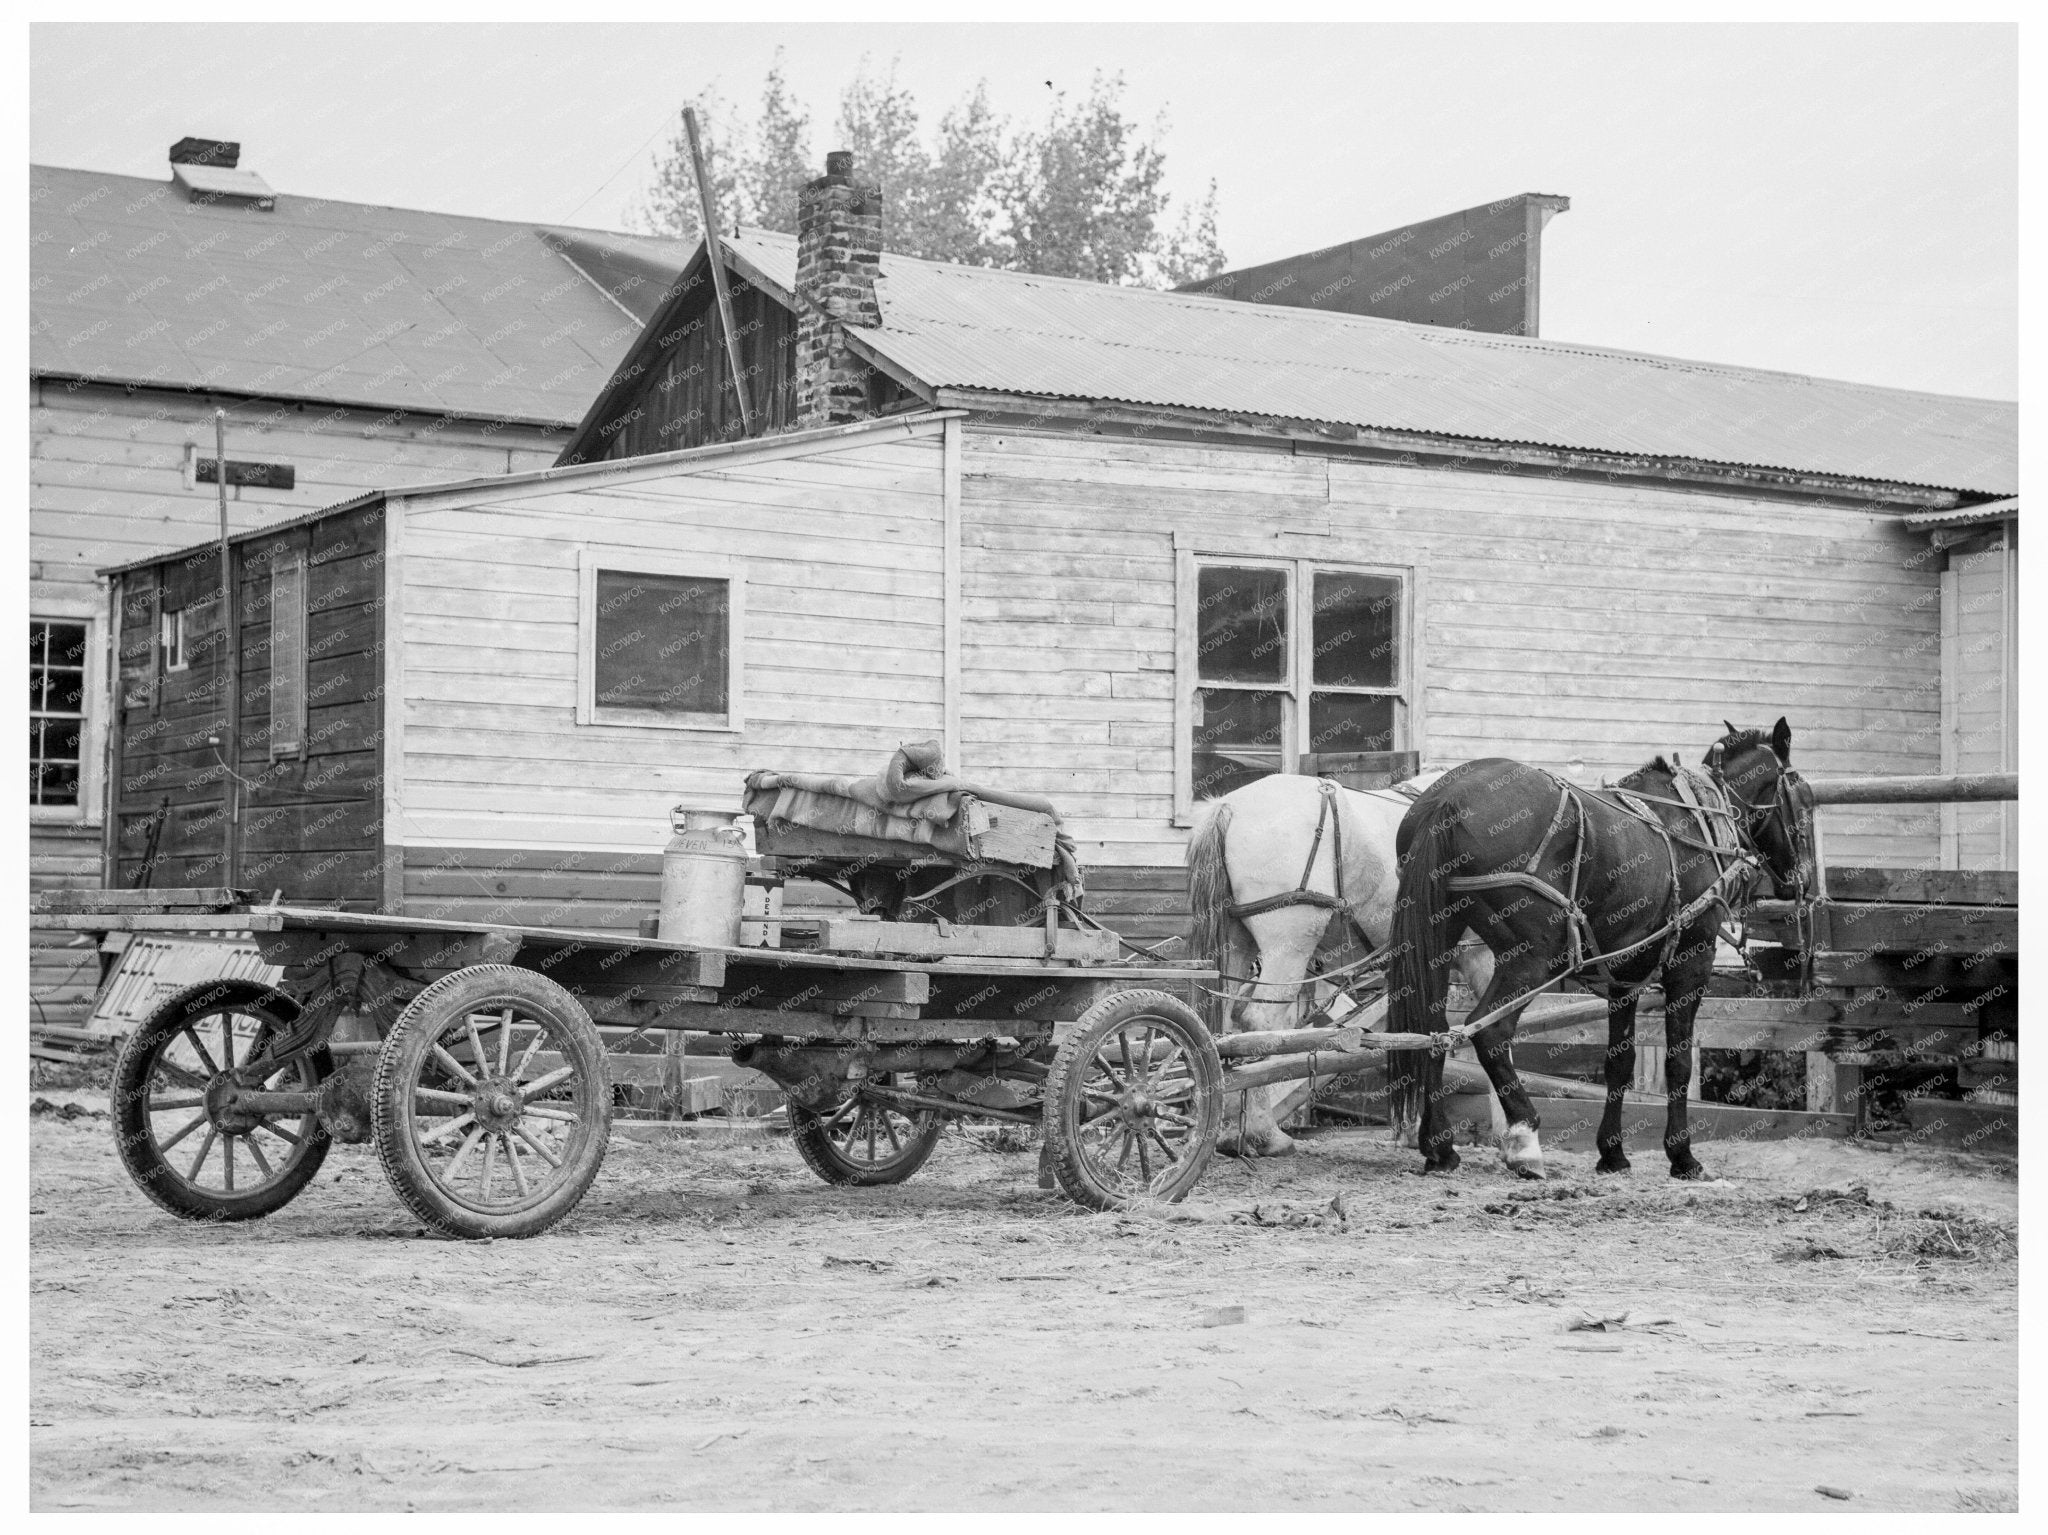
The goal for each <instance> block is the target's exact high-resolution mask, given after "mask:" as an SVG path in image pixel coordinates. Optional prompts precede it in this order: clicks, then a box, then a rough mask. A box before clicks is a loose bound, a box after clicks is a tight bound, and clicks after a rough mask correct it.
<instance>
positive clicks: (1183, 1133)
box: [1045, 991, 1223, 1210]
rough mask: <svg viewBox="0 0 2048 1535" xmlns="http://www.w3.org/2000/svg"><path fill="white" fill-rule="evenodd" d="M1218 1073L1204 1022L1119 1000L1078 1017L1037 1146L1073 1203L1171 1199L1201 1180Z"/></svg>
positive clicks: (1180, 1007) (1173, 1004) (1154, 1002)
mask: <svg viewBox="0 0 2048 1535" xmlns="http://www.w3.org/2000/svg"><path fill="white" fill-rule="evenodd" d="M1222 1104H1223V1066H1222V1063H1221V1062H1220V1061H1218V1060H1217V1058H1216V1046H1215V1043H1214V1041H1212V1040H1211V1039H1210V1038H1209V1031H1208V1030H1207V1029H1206V1028H1204V1027H1203V1026H1202V1020H1201V1019H1200V1018H1198V1017H1196V1016H1195V1013H1194V1012H1193V1010H1192V1009H1190V1008H1189V1007H1188V1006H1187V1004H1186V1003H1184V1002H1181V1001H1179V1000H1178V999H1177V998H1174V997H1170V996H1168V995H1167V994H1166V993H1165V992H1163V991H1122V992H1118V993H1116V994H1115V995H1113V996H1109V997H1105V998H1104V999H1103V1000H1102V1001H1100V1002H1098V1003H1096V1004H1095V1006H1093V1007H1091V1008H1089V1009H1088V1011H1087V1012H1086V1013H1084V1014H1082V1015H1081V1021H1080V1022H1079V1023H1078V1024H1077V1025H1076V1026H1075V1030H1074V1033H1073V1035H1072V1036H1071V1037H1070V1038H1069V1039H1068V1040H1067V1041H1066V1042H1065V1043H1064V1044H1062V1045H1061V1046H1060V1048H1059V1053H1058V1055H1056V1056H1055V1057H1054V1058H1053V1064H1052V1072H1051V1074H1050V1075H1049V1076H1048V1077H1047V1079H1046V1087H1045V1138H1046V1144H1047V1145H1048V1146H1049V1147H1050V1148H1051V1150H1052V1165H1053V1175H1054V1176H1055V1177H1056V1178H1057V1179H1058V1180H1059V1185H1060V1187H1061V1188H1062V1189H1064V1190H1065V1191H1066V1193H1067V1197H1068V1198H1070V1199H1072V1200H1074V1201H1075V1202H1076V1203H1077V1204H1083V1205H1086V1206H1088V1207H1089V1208H1090V1209H1093V1210H1111V1209H1115V1208H1117V1207H1118V1206H1120V1205H1122V1204H1124V1203H1125V1202H1126V1201H1127V1200H1130V1199H1133V1198H1149V1199H1162V1200H1168V1201H1171V1200H1177V1199H1180V1198H1182V1197H1184V1196H1185V1195H1186V1194H1187V1192H1188V1190H1190V1189H1192V1188H1193V1187H1194V1186H1195V1185H1196V1183H1198V1182H1199V1181H1200V1180H1201V1177H1202V1170H1203V1169H1204V1168H1206V1167H1207V1166H1208V1165H1209V1158H1210V1156H1211V1155H1212V1154H1214V1152H1215V1150H1216V1132H1217V1129H1218V1126H1219V1124H1220V1123H1221V1119H1222Z"/></svg>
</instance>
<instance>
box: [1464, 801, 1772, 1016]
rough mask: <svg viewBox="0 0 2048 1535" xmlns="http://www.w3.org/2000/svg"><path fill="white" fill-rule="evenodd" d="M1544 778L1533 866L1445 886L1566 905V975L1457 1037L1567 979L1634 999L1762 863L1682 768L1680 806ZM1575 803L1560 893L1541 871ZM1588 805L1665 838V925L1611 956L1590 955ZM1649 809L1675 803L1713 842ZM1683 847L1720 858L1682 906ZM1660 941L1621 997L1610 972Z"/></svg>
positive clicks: (1725, 811) (1726, 813)
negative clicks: (1544, 825) (1518, 893)
mask: <svg viewBox="0 0 2048 1535" xmlns="http://www.w3.org/2000/svg"><path fill="white" fill-rule="evenodd" d="M1546 776H1548V777H1549V778H1550V779H1551V781H1552V782H1553V783H1555V784H1556V785H1557V786H1558V802H1557V810H1556V812H1555V813H1554V814H1553V815H1552V816H1551V821H1550V829H1549V830H1548V831H1546V832H1545V833H1544V834H1543V836H1542V838H1541V839H1540V840H1539V841H1538V842H1537V844H1536V848H1535V851H1534V852H1532V853H1531V854H1530V855H1529V858H1528V861H1527V862H1526V863H1524V864H1523V866H1522V867H1521V869H1519V870H1514V871H1504V872H1501V873H1497V874H1461V875H1453V876H1452V877H1451V878H1450V879H1448V880H1446V881H1445V884H1446V885H1447V886H1448V888H1450V889H1452V890H1459V891H1464V890H1497V889H1501V888H1504V887H1507V886H1519V887H1521V888H1524V889H1527V890H1530V891H1532V892H1533V893H1535V894H1536V895H1538V896H1540V897H1541V898H1542V899H1544V900H1546V901H1549V902H1550V903H1552V904H1553V905H1555V906H1558V907H1560V908H1561V909H1562V910H1563V911H1564V913H1565V932H1566V942H1567V944H1568V950H1567V958H1566V965H1565V969H1564V970H1563V971H1562V972H1561V973H1560V974H1559V975H1556V976H1553V977H1552V978H1551V979H1550V980H1549V981H1545V982H1544V983H1543V985H1542V986H1538V987H1537V988H1535V990H1534V991H1530V992H1527V993H1525V994H1524V995H1522V996H1520V997H1517V998H1515V999H1514V1000H1513V1001H1512V1002H1509V1003H1507V1004H1505V1005H1503V1006H1501V1007H1497V1008H1494V1009H1493V1010H1492V1011H1491V1012H1489V1013H1487V1014H1486V1015H1485V1016H1484V1017H1482V1018H1473V1019H1468V1020H1466V1022H1465V1023H1463V1024H1461V1025H1459V1026H1458V1028H1457V1029H1456V1030H1454V1031H1452V1033H1454V1034H1455V1035H1457V1036H1459V1037H1469V1036H1470V1035H1471V1034H1473V1033H1475V1032H1477V1031H1478V1030H1479V1029H1482V1028H1485V1027H1486V1026H1487V1025H1488V1024H1490V1023H1492V1022H1493V1021H1494V1020H1495V1019H1497V1018H1500V1017H1503V1016H1505V1015H1506V1014H1508V1013H1510V1012H1513V1011H1515V1010H1516V1009H1518V1008H1520V1007H1521V1006H1522V1005H1523V1004H1524V1003H1526V1002H1527V1001H1528V1000H1529V998H1530V997H1533V996H1535V995H1536V993H1537V992H1539V991H1542V990H1543V989H1544V988H1545V987H1548V986H1551V985H1554V984H1555V983H1556V982H1557V981H1560V980H1564V979H1567V978H1569V977H1573V976H1578V975H1582V974H1584V973H1585V972H1586V971H1587V970H1591V971H1593V972H1594V974H1595V975H1597V976H1598V978H1599V981H1600V984H1601V985H1602V986H1603V987H1605V988H1606V990H1607V993H1608V996H1609V998H1610V1000H1619V1001H1626V1000H1627V999H1629V998H1631V997H1633V996H1635V995H1636V994H1637V993H1639V992H1641V991H1642V990H1643V988H1644V987H1646V986H1648V985H1649V984H1650V981H1651V979H1652V978H1654V977H1655V976H1656V975H1657V974H1658V973H1659V972H1660V971H1662V970H1663V969H1664V967H1665V966H1666V965H1667V964H1669V963H1670V961H1671V956H1672V954H1673V953H1674V952H1675V951H1676V950H1677V947H1678V940H1679V938H1680V936H1681V935H1682V934H1683V933H1684V931H1685V929H1686V928H1688V927H1690V926H1691V925H1692V923H1693V922H1694V921H1695V920H1696V919H1697V918H1698V917H1699V916H1701V915H1702V914H1703V913H1705V912H1706V911H1708V910H1710V909H1711V908H1712V907H1714V906H1716V905H1718V906H1720V907H1722V908H1723V909H1724V910H1726V909H1727V907H1728V888H1727V887H1728V886H1729V885H1730V884H1731V883H1732V881H1733V880H1735V879H1737V878H1740V877H1746V876H1747V874H1748V873H1749V871H1750V869H1751V868H1753V867H1755V866H1756V865H1757V864H1758V862H1759V860H1758V858H1757V855H1756V854H1755V853H1754V852H1749V851H1745V850H1744V849H1743V848H1742V847H1741V845H1740V838H1741V833H1740V832H1739V831H1738V830H1737V829H1736V818H1735V812H1734V811H1733V810H1732V809H1731V808H1729V807H1728V806H1727V804H1726V799H1727V796H1726V794H1725V793H1724V792H1723V791H1722V790H1721V788H1720V786H1719V785H1717V784H1710V787H1712V788H1713V790H1714V793H1715V797H1716V798H1718V799H1721V800H1722V802H1723V803H1722V804H1720V805H1708V804H1706V803H1704V800H1703V797H1701V796H1699V795H1698V794H1697V791H1696V789H1695V787H1694V786H1693V785H1692V784H1691V783H1689V782H1688V780H1689V779H1690V778H1691V777H1692V774H1691V773H1690V772H1689V771H1688V770H1687V769H1686V768H1685V767H1683V766H1682V765H1680V766H1676V767H1675V769H1674V771H1673V773H1672V775H1671V776H1672V785H1673V787H1674V788H1675V789H1676V790H1677V791H1678V793H1679V794H1681V795H1682V796H1685V797H1684V798H1682V799H1677V800H1672V799H1665V798H1663V797H1662V796H1659V795H1646V794H1641V793H1639V791H1636V790H1633V789H1622V788H1619V787H1616V786H1613V785H1610V786H1608V787H1607V789H1606V790H1605V793H1606V794H1611V795H1612V796H1613V799H1611V800H1609V799H1605V798H1602V797H1601V796H1600V795H1597V794H1595V793H1593V792H1591V791H1588V790H1585V789H1581V788H1579V787H1578V785H1576V784H1572V783H1567V782H1565V781H1564V780H1563V779H1561V778H1558V777H1557V776H1556V775H1555V774H1548V775H1546ZM1574 801H1576V802H1577V803H1578V804H1579V806H1580V809H1579V815H1578V820H1577V824H1576V825H1575V826H1574V828H1573V841H1572V852H1571V860H1570V863H1569V865H1568V867H1569V868H1570V871H1571V879H1570V890H1569V892H1568V893H1567V892H1561V891H1559V890H1558V889H1557V887H1556V886H1554V885H1552V884H1550V883H1549V882H1548V881H1547V880H1545V879H1543V878H1542V877H1541V876H1539V875H1538V874H1537V873H1536V870H1537V869H1538V868H1539V867H1541V865H1542V862H1543V856H1544V854H1545V852H1547V851H1548V849H1549V847H1550V843H1551V840H1552V839H1553V838H1554V837H1555V836H1556V835H1557V833H1558V831H1559V829H1560V827H1561V825H1562V823H1563V821H1564V817H1565V809H1566V806H1567V805H1569V804H1571V803H1572V802H1574ZM1745 803H1746V802H1745ZM1589 804H1600V805H1603V806H1605V807H1606V808H1607V809H1609V810H1618V811H1620V812H1621V813H1622V814H1624V815H1627V816H1629V817H1630V818H1631V819H1633V820H1638V821H1641V822H1643V823H1644V824H1646V825H1648V826H1649V827H1651V828H1652V829H1653V830H1655V831H1656V832H1657V833H1658V834H1659V836H1661V837H1662V838H1663V840H1664V851H1665V856H1666V859H1667V861H1668V863H1669V865H1670V870H1671V884H1670V887H1669V893H1668V894H1667V895H1666V897H1665V900H1664V911H1663V920H1662V921H1661V922H1660V923H1659V924H1658V925H1657V927H1656V928H1655V929H1654V930H1653V931H1651V933H1650V934H1649V935H1648V936H1647V937H1644V938H1641V939H1638V940H1637V941H1636V942H1634V943H1632V944H1628V945H1626V946H1625V947H1622V948H1619V949H1615V950H1612V951H1611V952H1609V953H1606V954H1601V953H1598V952H1593V953H1590V954H1589V952H1588V951H1589V950H1594V951H1597V949H1598V948H1599V942H1598V939H1597V938H1596V937H1595V935H1594V933H1593V924H1592V922H1591V920H1590V919H1589V918H1588V917H1587V915H1586V913H1585V910H1584V909H1583V908H1582V907H1581V906H1580V905H1579V877H1580V873H1581V870H1582V869H1583V867H1584V864H1585V857H1586V831H1587V827H1588V816H1587V813H1586V806H1588V805H1589ZM1651 804H1662V805H1675V806H1677V807H1678V808H1680V809H1683V810H1686V811H1687V812H1689V813H1690V814H1691V815H1692V817H1693V819H1694V821H1695V822H1696V824H1697V825H1698V826H1699V828H1700V830H1701V832H1702V833H1703V834H1704V836H1705V837H1706V839H1707V840H1706V841H1705V842H1695V841H1693V840H1692V839H1691V838H1689V837H1686V836H1684V835H1683V834H1682V833H1676V832H1673V831H1672V830H1671V828H1670V827H1668V826H1666V825H1665V824H1664V822H1663V820H1662V818H1661V817H1659V816H1658V815H1657V814H1656V812H1655V811H1653V810H1651V809H1650V808H1649V806H1650V805H1651ZM1712 816H1719V817H1722V818H1724V819H1725V821H1726V823H1727V826H1728V829H1729V831H1730V833H1731V834H1732V835H1733V837H1734V839H1735V841H1736V845H1735V846H1733V847H1730V846H1728V845H1727V844H1725V843H1722V842H1721V840H1720V838H1719V836H1718V835H1716V828H1715V826H1714V825H1713V824H1712V822H1711V821H1710V819H1709V818H1710V817H1712ZM1679 843H1684V844H1685V845H1686V846H1688V847H1694V848H1698V849H1699V850H1700V851H1702V852H1705V853H1709V854H1711V855H1712V856H1713V858H1714V864H1715V870H1716V873H1715V877H1714V879H1713V881H1712V882H1711V883H1710V884H1709V885H1708V886H1707V888H1706V889H1705V890H1704V891H1703V892H1701V893H1700V894H1699V895H1698V896H1696V897H1694V898H1693V899H1692V900H1690V901H1685V900H1684V894H1683V891H1682V890H1681V889H1680V886H1679V876H1678V848H1677V844H1679ZM1724 860H1725V861H1724ZM1681 903H1682V904H1681ZM1659 939H1662V940H1663V949H1662V951H1661V952H1660V953H1659V954H1658V956H1657V962H1656V964H1654V965H1653V966H1651V968H1650V970H1649V971H1648V972H1647V973H1646V974H1645V975H1644V977H1643V979H1642V980H1640V981H1637V982H1635V983H1634V984H1633V985H1629V986H1626V989H1625V990H1623V991H1622V992H1621V993H1620V995H1619V996H1618V997H1617V996H1616V995H1615V992H1616V988H1617V987H1619V986H1623V985H1624V983H1622V982H1618V981H1616V980H1615V978H1614V973H1613V970H1612V968H1611V966H1612V965H1613V963H1614V962H1615V961H1617V960H1620V959H1624V958H1626V957H1627V956H1629V955H1631V954H1639V953H1641V952H1642V951H1643V950H1644V949H1646V948H1648V947H1649V946H1650V945H1651V944H1653V943H1656V942H1657V941H1658V940H1659Z"/></svg>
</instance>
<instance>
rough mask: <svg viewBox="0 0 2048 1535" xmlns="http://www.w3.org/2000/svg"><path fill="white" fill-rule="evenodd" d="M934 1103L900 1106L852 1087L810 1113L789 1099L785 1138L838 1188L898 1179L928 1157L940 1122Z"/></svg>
mask: <svg viewBox="0 0 2048 1535" xmlns="http://www.w3.org/2000/svg"><path fill="white" fill-rule="evenodd" d="M945 1124H946V1120H945V1116H944V1115H943V1114H941V1113H940V1112H939V1111H938V1110H937V1109H916V1110H912V1111H910V1112H905V1111H904V1110H902V1109H899V1108H895V1107H892V1106H891V1105H889V1104H886V1103H881V1102H878V1101H876V1100H875V1099H873V1098H868V1097H865V1096H863V1095H861V1094H859V1093H856V1094H855V1095H854V1096H853V1097H851V1098H849V1099H847V1100H846V1102H844V1103H842V1104H840V1105H839V1106H838V1107H837V1108H833V1109H828V1110H826V1111H825V1112H824V1113H822V1114H819V1113H814V1112H813V1111H811V1110H810V1109H807V1108H805V1107H803V1105H801V1104H799V1103H797V1102H795V1101H794V1100H791V1102H790V1105H789V1131H790V1137H789V1138H790V1139H791V1140H793V1141H794V1142H796V1149H797V1154H798V1155H799V1156H801V1157H802V1158H803V1159H804V1161H806V1162H808V1163H809V1164H810V1168H811V1171H812V1172H814V1173H816V1174H817V1175H818V1176H819V1177H820V1178H823V1179H824V1180H825V1181H826V1182H827V1183H836V1184H838V1185H840V1186H841V1187H843V1188H858V1189H865V1188H874V1187H877V1186H879V1185H881V1184H885V1183H901V1182H903V1180H904V1179H906V1178H908V1177H909V1176H910V1175H911V1174H912V1173H914V1172H916V1171H917V1170H918V1169H919V1168H920V1167H922V1166H924V1164H925V1163H926V1162H927V1161H928V1160H930V1158H931V1154H932V1152H933V1150H934V1149H935V1148H936V1147H937V1146H938V1144H939V1132H940V1131H941V1130H943V1129H944V1128H945Z"/></svg>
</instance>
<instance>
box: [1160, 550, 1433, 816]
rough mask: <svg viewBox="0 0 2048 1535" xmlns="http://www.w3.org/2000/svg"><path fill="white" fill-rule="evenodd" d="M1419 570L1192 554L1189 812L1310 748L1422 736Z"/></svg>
mask: <svg viewBox="0 0 2048 1535" xmlns="http://www.w3.org/2000/svg"><path fill="white" fill-rule="evenodd" d="M1412 586H1413V582H1412V579H1411V577H1410V573H1409V572H1408V571H1407V570H1405V569H1400V568H1387V567H1374V566H1369V565H1358V564H1350V563H1338V562H1333V561H1328V560H1315V559H1257V558H1240V557H1234V556H1229V555H1207V554H1193V553H1185V552H1184V553H1183V554H1182V556H1181V579H1180V591H1179V613H1178V624H1179V630H1180V644H1179V647H1178V653H1179V657H1180V660H1179V665H1178V667H1177V671H1178V673H1179V675H1178V677H1177V678H1176V681H1177V683H1178V696H1179V700H1180V706H1181V707H1180V722H1179V727H1178V732H1177V734H1178V739H1177V740H1176V741H1175V743H1174V744H1175V760H1176V765H1177V767H1178V769H1179V774H1178V777H1179V782H1180V786H1181V792H1180V793H1178V794H1177V795H1176V800H1177V802H1178V803H1177V806H1176V808H1177V810H1178V811H1179V812H1180V813H1181V814H1185V813H1186V812H1187V810H1188V808H1189V807H1190V806H1191V805H1192V803H1193V802H1194V801H1196V800H1204V799H1214V798H1216V797H1217V796H1219V795H1223V794H1228V793H1229V792H1230V791H1231V790H1232V789H1236V788H1239V787H1241V786H1243V785H1244V784H1248V783H1250V782H1252V781H1253V780H1254V779H1258V778H1263V777H1265V776H1266V775H1267V774H1269V773H1288V772H1294V771H1296V770H1297V768H1298V765H1299V763H1300V760H1301V758H1302V757H1303V756H1305V755H1308V754H1317V755H1321V754H1324V753H1330V752H1387V751H1402V750H1407V749H1409V748H1410V747H1411V745H1412V744H1413V742H1412V733H1413V724H1412V720H1411V717H1410V716H1411V700H1412V698H1413V687H1414V682H1413V672H1412V657H1411V654H1410V652H1411V649H1412V646H1411V644H1410V638H1409V624H1410V620H1411V613H1410V609H1411V606H1412V598H1411V595H1410V593H1411V588H1412Z"/></svg>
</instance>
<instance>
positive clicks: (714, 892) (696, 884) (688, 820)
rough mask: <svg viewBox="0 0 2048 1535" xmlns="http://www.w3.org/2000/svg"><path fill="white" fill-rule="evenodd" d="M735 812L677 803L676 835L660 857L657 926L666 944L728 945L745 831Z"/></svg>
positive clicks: (743, 871)
mask: <svg viewBox="0 0 2048 1535" xmlns="http://www.w3.org/2000/svg"><path fill="white" fill-rule="evenodd" d="M739 816H740V813H739V812H738V811H736V810H723V809H714V808H712V807H711V806H708V805H706V806H699V805H678V806H676V808H675V810H674V811H673V812H672V813H671V820H670V824H671V825H673V826H674V827H675V835H674V836H673V837H671V838H670V839H669V843H668V847H667V849H666V850H664V852H663V854H662V859H661V925H660V933H661V937H662V940H663V941H664V942H666V943H696V944H705V945H712V944H724V945H728V946H729V945H733V944H737V943H738V942H739V941H740V908H741V903H742V901H743V900H744V898H745V894H746V888H747V834H746V832H745V831H744V830H742V829H741V827H740V826H739Z"/></svg>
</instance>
